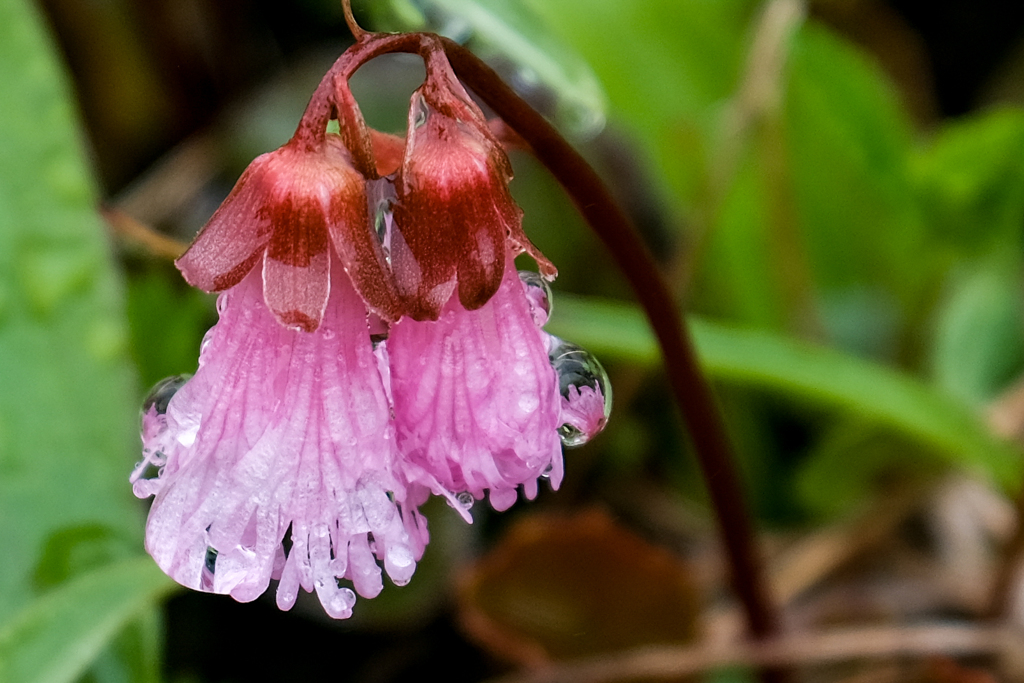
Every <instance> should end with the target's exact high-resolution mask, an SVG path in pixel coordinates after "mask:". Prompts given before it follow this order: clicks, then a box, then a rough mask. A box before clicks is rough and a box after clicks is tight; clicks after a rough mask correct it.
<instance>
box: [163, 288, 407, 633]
mask: <svg viewBox="0 0 1024 683" xmlns="http://www.w3.org/2000/svg"><path fill="white" fill-rule="evenodd" d="M334 270H336V271H337V272H336V273H334V274H333V276H332V279H331V294H330V299H329V301H328V303H327V307H326V310H325V311H324V314H323V322H322V324H321V326H320V327H319V329H318V330H317V331H316V332H312V333H308V332H302V331H296V330H292V329H286V328H285V327H282V326H281V325H280V324H279V323H278V322H277V320H276V319H275V318H274V316H273V315H272V314H271V312H270V311H269V310H268V309H267V307H266V305H265V304H264V303H263V292H262V286H261V281H260V276H259V274H258V273H253V274H251V275H250V276H249V277H248V278H246V279H245V280H244V281H243V282H242V283H240V284H239V285H238V286H237V287H235V288H233V289H232V290H230V291H229V292H227V293H226V294H224V295H222V302H221V308H222V313H221V320H220V322H219V323H218V324H217V326H216V327H214V328H213V330H212V332H211V335H210V336H209V343H208V344H206V345H205V348H204V350H203V353H202V354H201V357H200V367H199V370H198V371H197V372H196V375H195V376H194V377H193V378H192V379H191V380H190V381H189V382H188V383H187V384H186V385H185V386H184V387H182V388H181V390H180V391H178V393H177V394H175V395H174V397H173V398H172V399H171V401H170V403H169V405H168V409H167V414H166V422H167V425H166V430H165V431H163V432H161V433H159V434H156V435H154V434H152V433H150V434H149V435H148V438H147V439H146V441H147V443H145V444H144V445H145V446H146V447H148V448H158V449H159V450H160V451H161V454H162V456H163V457H164V459H165V460H166V465H165V466H164V467H163V471H162V473H161V475H160V477H159V479H157V480H155V481H154V480H151V481H150V482H149V488H150V489H153V490H155V493H156V500H155V501H154V503H153V507H152V510H151V511H150V516H149V522H148V525H147V532H146V547H147V549H148V550H149V552H150V554H151V555H152V556H153V558H154V559H155V560H156V561H157V563H158V564H159V565H160V567H161V568H162V569H163V570H164V571H166V572H167V573H168V574H169V575H170V576H171V577H172V578H174V579H175V580H176V581H178V582H179V583H182V584H184V585H186V586H189V587H191V588H197V589H205V590H212V591H213V592H217V593H230V594H231V595H232V596H234V597H235V598H236V599H238V600H242V601H247V600H252V599H254V598H256V597H257V596H258V595H260V594H261V593H262V592H263V591H264V590H266V588H267V586H268V584H269V581H270V579H271V578H272V577H280V584H279V586H278V604H279V605H281V606H282V607H283V608H288V607H290V606H291V605H292V604H294V601H295V597H296V595H297V592H298V589H299V587H300V586H301V587H302V588H304V589H306V590H310V591H313V590H315V591H316V592H317V594H318V596H319V597H320V600H321V602H322V603H323V605H324V608H325V609H326V610H327V612H328V613H329V614H331V615H332V616H334V617H338V618H342V617H347V616H349V614H350V613H351V607H352V604H353V603H354V601H355V595H354V594H353V592H352V591H351V590H350V589H348V588H345V587H339V585H338V580H339V579H348V580H351V581H352V583H353V586H354V588H355V589H356V591H357V592H359V593H361V594H363V595H365V596H372V595H374V594H376V592H378V591H379V590H380V585H381V571H380V567H379V566H378V563H377V560H376V559H374V557H375V556H376V558H377V559H383V560H384V564H385V567H387V569H388V572H389V574H390V575H391V576H392V578H393V580H395V582H396V583H404V582H405V581H407V580H408V578H409V576H410V575H411V574H412V571H413V569H414V568H415V562H416V560H417V559H419V557H420V556H421V555H422V552H423V548H424V546H425V544H426V542H427V533H426V527H425V522H424V520H423V519H422V517H421V516H420V515H419V513H418V511H417V510H416V508H415V505H409V504H408V503H407V502H406V499H407V496H409V495H416V497H417V500H418V501H421V500H422V497H423V496H422V494H421V493H417V492H416V490H415V488H414V489H412V490H410V489H409V488H408V487H407V486H406V485H405V484H404V483H403V481H401V480H400V479H399V477H398V476H397V475H396V472H395V461H396V454H395V448H394V441H395V440H394V438H393V432H392V428H391V426H390V407H389V405H388V401H387V398H386V396H385V392H384V387H383V384H382V382H381V377H380V373H379V370H378V368H377V361H376V358H375V356H374V354H373V350H372V345H371V343H370V339H369V331H368V328H367V317H366V308H365V305H364V304H363V302H362V300H361V299H360V298H359V296H358V295H357V294H356V293H355V291H354V290H353V288H352V285H351V283H350V282H349V281H348V279H347V277H345V275H344V273H342V272H341V269H340V268H335V269H334ZM151 423H152V421H151ZM151 431H152V430H151ZM289 527H291V543H292V545H291V549H290V552H289V553H288V554H287V557H285V554H284V550H283V547H282V541H283V540H284V537H285V534H286V532H287V531H288V529H289ZM371 533H372V534H373V538H374V541H373V545H374V547H372V548H371V541H370V539H369V536H368V535H369V534H371ZM210 549H215V550H216V555H215V562H214V563H213V569H214V571H213V573H212V576H211V575H210V573H209V571H208V570H207V569H205V567H206V565H207V564H210V563H211V562H210V559H211V557H212V555H211V552H210Z"/></svg>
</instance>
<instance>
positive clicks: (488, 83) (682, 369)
mask: <svg viewBox="0 0 1024 683" xmlns="http://www.w3.org/2000/svg"><path fill="white" fill-rule="evenodd" d="M444 47H445V52H446V53H447V54H448V57H449V59H450V60H451V64H452V67H453V68H454V70H455V73H456V74H457V75H458V76H459V78H460V79H462V80H463V81H464V82H465V83H466V84H467V85H468V86H469V87H470V88H472V89H473V91H474V92H476V94H477V95H478V96H479V97H480V98H481V99H482V100H483V101H484V102H485V103H486V104H487V105H488V106H489V107H490V108H491V109H493V110H494V112H495V113H496V114H497V115H498V116H500V117H501V118H502V119H503V120H504V121H505V123H506V124H507V125H509V126H510V127H511V128H512V129H514V130H515V131H516V132H517V133H518V134H519V135H520V136H521V137H522V138H523V140H525V141H526V143H527V144H529V145H530V147H531V148H532V149H533V152H534V154H535V155H536V156H537V158H538V159H539V160H540V161H541V163H543V164H544V165H545V166H546V167H547V169H548V170H549V171H550V172H551V173H552V175H554V177H555V178H556V179H557V180H558V181H559V182H560V183H561V184H562V186H563V187H564V188H565V190H566V192H567V193H568V194H569V196H570V197H571V198H572V200H573V201H574V202H575V204H576V206H577V208H578V209H579V211H580V212H581V213H582V214H583V216H584V217H585V218H586V220H587V221H588V223H589V224H590V226H591V228H592V229H593V230H594V232H596V233H597V235H598V236H599V237H600V238H601V240H602V241H603V242H604V243H605V245H606V246H607V247H608V249H609V251H610V252H611V254H612V256H613V257H614V258H615V259H616V261H617V262H618V264H619V266H620V268H621V269H622V271H623V272H624V274H625V275H626V277H627V278H628V279H629V281H630V284H631V285H632V286H633V289H634V291H635V293H636V296H637V299H638V301H639V302H640V305H641V306H643V308H644V310H645V311H646V313H647V316H648V318H649V319H650V321H651V326H652V327H653V329H654V332H655V334H656V336H657V338H658V343H659V345H660V346H661V349H662V354H663V356H664V361H665V366H666V370H667V374H668V380H669V383H670V385H671V387H672V390H673V392H674V394H675V397H676V400H677V401H678V403H679V406H680V409H681V410H682V413H683V418H684V420H685V421H686V424H687V427H688V428H689V432H690V437H691V439H692V442H693V446H694V450H695V451H696V454H697V458H698V460H699V461H700V465H701V468H702V470H703V473H704V480H705V483H706V485H707V487H708V491H709V493H710V496H711V501H712V504H713V505H714V508H715V511H716V513H717V515H718V521H719V528H720V532H721V537H722V540H723V544H724V546H725V549H726V553H727V556H728V560H729V566H730V568H731V570H732V571H731V579H732V584H733V588H734V589H735V591H736V594H737V595H738V596H739V599H740V601H741V602H742V604H743V607H744V609H745V611H746V614H747V619H748V623H749V627H750V631H751V633H752V634H753V635H754V636H755V637H756V638H769V637H772V636H774V635H776V634H777V633H778V632H779V630H780V620H779V616H778V613H777V610H776V608H775V605H774V604H773V603H772V601H771V600H770V598H769V596H768V590H767V585H766V583H765V579H764V572H763V566H762V562H761V558H760V557H759V554H758V550H757V547H756V542H755V538H754V533H753V528H752V525H751V521H750V517H749V515H748V512H747V505H746V499H745V497H744V494H743V489H742V487H741V485H740V479H739V475H738V472H737V469H736V466H735V464H734V458H733V456H732V452H731V446H730V443H729V438H728V436H727V434H726V430H725V425H724V423H723V421H722V417H721V415H720V413H719V411H718V408H717V405H716V403H715V398H714V395H713V394H712V392H711V387H710V385H709V384H708V381H707V379H706V378H705V377H704V375H703V373H702V372H701V370H700V367H699V365H698V362H697V356H696V353H695V350H694V347H693V343H692V340H691V339H690V336H689V333H688V331H687V329H686V328H685V327H684V325H683V319H682V316H681V314H680V312H679V309H678V307H677V305H676V302H675V300H674V299H673V297H672V294H671V293H670V291H669V288H668V286H667V284H666V283H665V281H664V280H663V278H662V277H661V275H660V273H659V269H658V267H657V264H656V262H655V260H654V258H653V256H652V255H651V254H650V252H649V251H648V249H647V248H646V246H645V245H644V243H643V240H642V239H641V238H640V236H639V234H638V233H637V231H636V229H635V228H634V227H633V225H632V223H631V222H630V220H629V219H628V217H627V216H626V215H625V213H624V212H623V211H622V210H621V209H620V208H619V206H618V205H617V204H616V202H615V201H614V200H613V199H612V196H611V194H610V193H609V191H608V189H607V187H606V186H605V184H604V182H603V181H602V180H601V178H600V177H599V176H598V175H597V173H596V172H595V171H594V170H593V169H592V168H591V167H590V165H589V164H588V163H587V162H586V161H585V160H584V159H583V157H582V156H580V154H579V153H578V152H577V151H576V150H575V149H574V148H573V147H572V145H570V144H569V143H568V142H567V141H566V140H565V139H564V138H563V137H562V136H561V135H560V134H559V133H558V131H556V130H555V128H554V127H553V126H552V125H551V124H549V123H548V122H547V120H545V119H544V117H543V116H541V115H540V114H538V113H537V112H536V111H534V110H533V108H531V107H530V106H529V105H528V104H527V103H526V102H524V101H523V100H522V99H520V98H519V97H518V96H517V95H516V94H515V93H514V92H512V90H511V89H510V88H509V87H508V86H507V85H505V83H504V82H502V81H501V79H500V78H499V77H498V75H497V74H495V73H494V71H492V70H491V69H490V67H488V66H487V65H486V64H484V63H483V62H481V61H480V60H479V59H478V58H477V57H476V56H475V55H473V54H472V53H471V52H469V51H468V50H466V49H465V48H463V47H461V46H460V45H458V44H456V43H454V42H452V41H449V40H445V41H444Z"/></svg>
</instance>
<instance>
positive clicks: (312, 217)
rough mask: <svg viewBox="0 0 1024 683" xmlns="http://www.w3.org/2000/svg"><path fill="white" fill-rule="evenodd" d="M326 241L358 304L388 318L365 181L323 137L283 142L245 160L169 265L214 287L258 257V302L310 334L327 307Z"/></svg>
mask: <svg viewBox="0 0 1024 683" xmlns="http://www.w3.org/2000/svg"><path fill="white" fill-rule="evenodd" d="M332 243H333V245H334V247H335V250H336V252H337V255H338V257H339V258H340V263H341V265H342V266H343V267H344V268H345V270H346V271H347V272H348V273H349V275H350V276H351V277H352V280H353V284H354V285H355V287H356V290H357V291H359V292H360V294H362V295H363V297H364V298H365V299H366V301H367V304H368V306H370V307H371V308H373V309H374V310H378V311H379V312H380V313H381V315H382V316H384V317H388V316H391V317H392V318H393V317H395V316H396V312H397V311H399V310H400V309H399V305H398V301H397V297H396V296H395V295H394V292H393V288H390V289H391V290H392V291H389V287H388V284H389V282H390V278H389V277H387V273H386V270H385V269H384V267H383V266H384V265H385V262H384V258H383V254H382V253H381V250H380V245H379V243H377V241H376V237H375V235H374V233H373V231H372V227H371V226H370V222H369V218H368V215H367V206H366V181H365V179H364V178H363V176H362V174H360V173H359V172H358V171H356V170H355V169H354V168H353V167H352V164H351V161H350V160H349V155H348V151H347V149H346V148H345V147H344V145H343V144H342V143H341V141H340V139H339V138H338V137H337V136H334V135H328V136H327V138H326V140H325V141H324V143H323V144H322V145H321V146H320V147H319V148H317V149H309V148H307V147H306V146H304V145H300V144H295V143H294V141H293V142H289V143H288V144H286V145H284V146H283V147H281V148H280V149H278V150H276V151H274V152H270V153H269V154H264V155H262V156H261V157H259V158H257V159H256V160H255V161H253V163H252V164H250V166H249V168H248V169H246V171H245V173H243V174H242V177H241V178H240V179H239V181H238V183H237V184H236V185H235V188H234V189H233V190H232V192H231V194H230V195H228V198H227V199H226V200H225V201H224V203H223V204H222V205H221V206H220V208H219V209H217V211H216V212H215V213H214V215H213V217H212V218H211V219H210V221H209V222H208V223H207V224H206V226H205V227H204V228H203V230H202V231H201V232H200V233H199V236H198V237H196V240H195V242H193V244H192V246H191V247H190V248H189V250H188V251H187V252H186V253H185V254H184V255H183V256H182V257H181V258H180V259H178V262H177V264H178V268H179V269H180V270H181V272H182V274H183V275H184V276H185V279H186V280H188V281H189V282H190V283H191V284H193V285H195V286H197V287H200V288H202V289H205V290H207V291H220V290H223V289H227V288H229V287H232V286H234V285H235V284H237V283H238V282H239V281H241V279H242V278H243V277H244V276H245V275H246V274H247V273H248V272H249V271H250V270H251V269H252V268H253V267H254V266H256V265H257V264H258V263H261V265H262V269H263V294H264V298H265V300H266V303H267V306H268V307H269V308H270V309H271V311H273V313H274V315H275V316H277V318H278V320H279V321H281V323H282V324H284V325H287V326H290V327H298V328H300V329H303V330H305V331H313V330H315V329H316V328H317V327H318V326H319V325H320V320H321V318H322V316H323V312H324V308H325V307H326V305H327V297H328V294H329V291H330V287H329V282H330V267H331V261H332V258H331V255H330V246H331V244H332ZM381 280H383V281H384V282H385V284H383V285H382V284H381Z"/></svg>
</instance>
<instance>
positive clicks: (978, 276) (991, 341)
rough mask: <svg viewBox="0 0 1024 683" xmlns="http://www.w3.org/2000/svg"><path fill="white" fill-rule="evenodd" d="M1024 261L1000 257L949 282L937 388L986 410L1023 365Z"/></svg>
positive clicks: (937, 339) (937, 346)
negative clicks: (1023, 273)
mask: <svg viewBox="0 0 1024 683" xmlns="http://www.w3.org/2000/svg"><path fill="white" fill-rule="evenodd" d="M1021 284H1022V283H1021V271H1020V264H1019V258H1017V257H1016V255H1011V254H999V255H997V256H995V257H994V258H990V259H987V260H985V261H983V262H981V263H980V264H977V265H975V266H973V267H961V268H959V269H958V270H957V271H955V272H954V273H953V274H952V276H951V277H950V278H949V282H948V286H947V288H946V289H947V291H946V295H945V296H944V297H943V300H942V301H941V302H940V304H939V315H938V324H937V326H936V331H935V336H934V339H933V347H932V357H931V365H932V372H933V376H934V377H935V380H936V383H937V384H938V385H939V386H940V387H942V388H943V389H945V390H946V391H947V392H949V393H950V394H951V395H953V396H956V397H958V398H960V399H962V400H963V401H964V402H966V403H969V404H972V405H977V406H979V407H980V406H981V405H982V404H984V403H985V402H986V401H988V400H991V399H992V398H994V397H995V395H996V394H997V393H998V392H999V391H1000V390H1002V389H1003V388H1004V387H1005V386H1006V385H1007V384H1008V383H1009V382H1010V381H1011V380H1013V378H1014V376H1015V375H1016V374H1017V373H1018V372H1019V371H1020V368H1021V364H1022V362H1024V303H1022V301H1021V296H1020V293H1021Z"/></svg>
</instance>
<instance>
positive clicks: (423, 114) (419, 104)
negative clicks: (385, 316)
mask: <svg viewBox="0 0 1024 683" xmlns="http://www.w3.org/2000/svg"><path fill="white" fill-rule="evenodd" d="M416 95H417V96H416V97H413V99H412V114H413V117H412V127H413V130H415V129H417V128H420V127H422V126H423V124H425V123H426V122H427V118H428V117H429V116H430V108H429V107H428V106H427V102H426V100H424V99H423V96H422V95H420V94H419V93H416Z"/></svg>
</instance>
